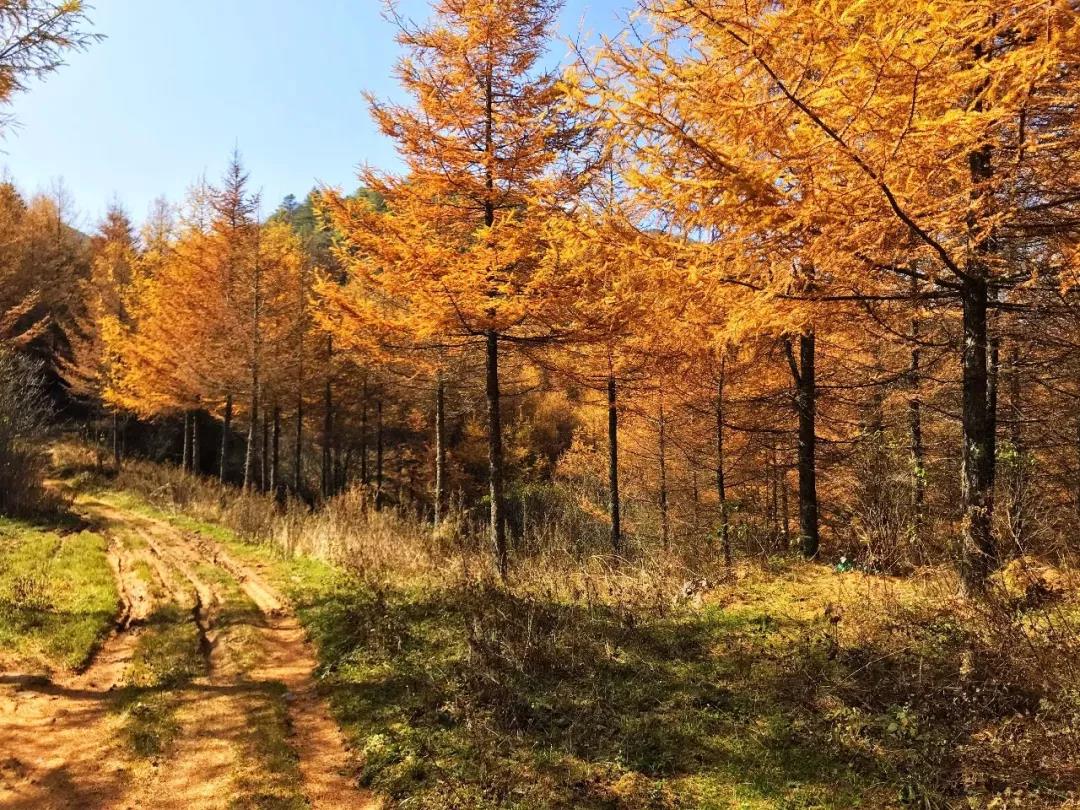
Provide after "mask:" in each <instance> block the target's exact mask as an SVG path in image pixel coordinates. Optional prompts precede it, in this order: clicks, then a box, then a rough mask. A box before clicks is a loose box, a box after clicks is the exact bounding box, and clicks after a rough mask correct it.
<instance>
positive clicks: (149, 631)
mask: <svg viewBox="0 0 1080 810" xmlns="http://www.w3.org/2000/svg"><path fill="white" fill-rule="evenodd" d="M205 673H206V662H205V661H204V660H203V657H202V652H201V650H200V649H199V629H198V627H196V625H195V622H194V620H193V618H192V617H191V615H190V614H189V613H187V612H186V611H184V610H182V609H181V608H180V607H179V606H177V605H175V604H169V605H165V606H163V607H161V608H160V609H158V610H157V611H156V612H155V613H154V615H153V616H152V617H151V619H150V621H149V623H148V624H147V625H146V627H145V628H144V629H143V631H142V633H140V635H139V639H138V642H137V643H136V646H135V655H134V657H133V658H132V662H131V669H130V670H129V672H128V683H129V684H130V685H132V686H134V687H137V688H141V689H158V688H164V689H168V688H172V687H175V686H181V685H183V684H186V683H188V682H189V681H191V680H192V679H193V678H197V677H199V676H200V675H204V674H205Z"/></svg>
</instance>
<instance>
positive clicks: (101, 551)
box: [0, 520, 119, 668]
mask: <svg viewBox="0 0 1080 810" xmlns="http://www.w3.org/2000/svg"><path fill="white" fill-rule="evenodd" d="M106 548H107V544H106V541H105V540H104V538H102V537H101V536H100V535H97V534H93V533H90V532H80V533H78V534H70V535H65V536H60V535H57V534H55V533H52V532H48V531H43V530H41V529H39V528H36V527H34V526H32V525H30V524H27V523H23V522H20V521H14V520H0V651H2V652H3V653H4V654H5V655H7V656H10V657H12V658H14V659H15V660H16V662H18V663H20V664H23V665H30V666H39V667H44V668H53V667H66V668H75V667H78V666H79V665H80V664H82V663H83V662H84V661H86V660H87V659H88V658H89V656H90V655H91V653H92V652H93V650H94V648H95V647H96V646H97V644H98V643H100V641H101V640H102V638H104V636H105V635H106V634H107V633H108V631H109V629H110V627H111V626H112V622H113V620H114V617H115V613H116V608H117V604H118V600H119V596H118V594H117V591H116V583H115V581H114V578H113V574H112V570H111V569H110V567H109V563H108V558H107V556H106Z"/></svg>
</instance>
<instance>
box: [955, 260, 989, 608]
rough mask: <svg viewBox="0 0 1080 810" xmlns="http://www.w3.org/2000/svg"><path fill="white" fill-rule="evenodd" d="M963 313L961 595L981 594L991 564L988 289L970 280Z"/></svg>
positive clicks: (979, 281)
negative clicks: (974, 592)
mask: <svg viewBox="0 0 1080 810" xmlns="http://www.w3.org/2000/svg"><path fill="white" fill-rule="evenodd" d="M961 297H962V301H963V308H964V344H963V349H962V352H961V354H962V361H963V375H962V385H963V417H962V422H963V439H964V442H963V448H962V452H961V458H960V466H961V503H962V506H963V538H962V541H961V546H962V547H961V549H960V574H961V577H962V578H963V582H964V585H965V587H966V589H967V590H968V591H969V592H970V591H980V590H982V587H983V585H984V583H985V581H986V577H987V576H988V575H989V573H990V571H991V570H993V567H994V565H995V563H996V558H997V554H996V549H995V547H994V540H993V536H992V534H991V518H992V515H993V507H994V502H993V481H994V440H993V429H994V426H993V419H992V417H991V414H990V397H991V394H992V391H991V386H990V382H989V369H988V360H989V358H988V355H989V353H990V352H989V344H988V341H987V303H988V296H987V287H986V282H985V281H983V280H981V279H978V278H975V279H971V280H970V281H968V282H965V283H964V285H963V287H962V289H961Z"/></svg>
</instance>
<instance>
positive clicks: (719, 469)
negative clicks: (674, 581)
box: [716, 358, 731, 566]
mask: <svg viewBox="0 0 1080 810" xmlns="http://www.w3.org/2000/svg"><path fill="white" fill-rule="evenodd" d="M724 365H725V359H723V358H722V359H721V360H720V376H719V377H718V378H717V380H716V504H717V510H718V512H719V515H720V527H719V534H720V548H721V549H722V550H723V552H724V565H727V566H730V565H731V532H730V527H729V526H728V502H727V485H726V483H725V480H724Z"/></svg>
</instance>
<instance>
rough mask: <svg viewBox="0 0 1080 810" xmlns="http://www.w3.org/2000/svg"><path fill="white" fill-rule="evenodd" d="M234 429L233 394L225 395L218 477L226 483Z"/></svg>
mask: <svg viewBox="0 0 1080 810" xmlns="http://www.w3.org/2000/svg"><path fill="white" fill-rule="evenodd" d="M231 431H232V394H231V393H229V394H226V395H225V418H224V420H223V421H222V423H221V465H220V468H219V470H218V478H219V479H220V480H221V482H222V483H225V481H226V478H227V476H228V472H229V433H230V432H231Z"/></svg>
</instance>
